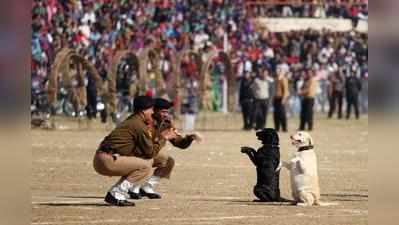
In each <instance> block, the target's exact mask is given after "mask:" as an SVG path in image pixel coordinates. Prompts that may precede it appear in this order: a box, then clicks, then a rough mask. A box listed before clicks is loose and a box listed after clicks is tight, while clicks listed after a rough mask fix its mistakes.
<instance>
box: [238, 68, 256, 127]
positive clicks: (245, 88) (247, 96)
mask: <svg viewBox="0 0 399 225" xmlns="http://www.w3.org/2000/svg"><path fill="white" fill-rule="evenodd" d="M252 85H253V80H252V78H251V74H250V73H249V72H246V73H245V74H244V77H243V78H242V79H241V84H240V96H239V98H240V105H241V112H242V117H243V122H244V127H243V129H244V130H251V129H252V127H253V115H254V113H253V111H254V107H253V104H254V94H253V90H252Z"/></svg>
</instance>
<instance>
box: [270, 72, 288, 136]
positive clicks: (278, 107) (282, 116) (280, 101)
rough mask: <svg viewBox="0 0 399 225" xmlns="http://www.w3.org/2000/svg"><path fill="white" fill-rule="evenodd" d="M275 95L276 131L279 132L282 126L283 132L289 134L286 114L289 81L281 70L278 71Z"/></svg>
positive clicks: (274, 114)
mask: <svg viewBox="0 0 399 225" xmlns="http://www.w3.org/2000/svg"><path fill="white" fill-rule="evenodd" d="M274 83H275V89H274V90H275V94H274V97H273V108H274V111H273V117H274V129H275V130H276V131H277V132H279V131H280V126H281V128H282V129H283V132H287V116H286V113H285V103H286V102H287V99H288V95H289V92H288V80H287V78H286V77H285V74H284V73H283V71H282V70H281V69H278V70H277V77H276V79H275V82H274Z"/></svg>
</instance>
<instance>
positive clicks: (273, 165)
mask: <svg viewBox="0 0 399 225" xmlns="http://www.w3.org/2000/svg"><path fill="white" fill-rule="evenodd" d="M256 136H257V137H258V140H261V141H262V144H263V146H262V147H261V148H259V149H258V151H255V150H254V149H253V148H250V147H241V152H242V153H246V154H247V155H248V156H249V159H251V161H252V162H253V163H254V164H255V166H256V173H257V183H256V185H255V187H254V194H255V196H256V197H257V198H258V199H259V201H262V202H274V201H280V200H281V198H280V187H279V180H280V169H279V165H280V147H279V138H278V134H277V132H276V131H275V130H274V129H271V128H264V129H262V130H260V131H258V132H256Z"/></svg>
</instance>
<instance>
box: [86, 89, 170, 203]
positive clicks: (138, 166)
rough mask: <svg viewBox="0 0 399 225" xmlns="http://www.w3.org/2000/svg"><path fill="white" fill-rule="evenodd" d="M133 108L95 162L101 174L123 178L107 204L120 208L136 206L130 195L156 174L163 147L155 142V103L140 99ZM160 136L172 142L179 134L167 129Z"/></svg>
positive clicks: (97, 155)
mask: <svg viewBox="0 0 399 225" xmlns="http://www.w3.org/2000/svg"><path fill="white" fill-rule="evenodd" d="M133 105H134V113H133V114H132V115H131V116H129V117H128V118H127V119H126V120H125V121H123V122H122V123H121V124H120V125H119V126H118V127H117V128H115V129H114V130H113V131H112V132H111V133H110V134H109V135H108V136H106V137H105V138H104V140H103V141H102V142H101V144H100V147H99V148H98V150H97V151H96V154H95V156H94V161H93V166H94V169H95V170H96V171H97V173H99V174H101V175H105V176H121V179H120V180H119V181H118V182H117V183H116V184H115V185H113V186H112V187H111V189H110V190H109V191H108V193H107V195H106V197H105V201H106V202H107V203H109V204H112V205H117V206H134V203H133V202H129V201H127V199H128V198H129V197H130V196H129V192H131V191H132V190H133V189H134V188H135V186H137V185H140V184H141V183H143V182H144V181H145V179H146V178H148V177H150V176H151V175H152V174H153V169H152V166H153V162H154V157H155V156H157V154H158V152H159V151H160V150H161V148H162V144H161V143H160V142H159V141H154V139H153V133H152V130H153V128H152V126H153V121H152V114H153V105H154V102H153V99H152V98H151V97H147V96H138V97H136V98H135V99H134V103H133ZM159 136H160V137H162V139H165V140H170V139H174V138H176V137H177V134H176V133H175V132H174V131H173V130H172V129H165V130H163V132H161V133H160V134H159Z"/></svg>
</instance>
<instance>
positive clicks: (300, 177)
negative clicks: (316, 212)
mask: <svg viewBox="0 0 399 225" xmlns="http://www.w3.org/2000/svg"><path fill="white" fill-rule="evenodd" d="M291 141H292V145H294V146H295V147H297V152H296V153H295V157H294V158H292V159H291V160H290V161H289V162H283V163H282V166H283V167H285V168H287V169H288V170H289V171H290V176H291V189H292V197H293V198H294V200H295V201H296V202H297V205H299V206H312V205H321V204H320V201H319V200H320V190H319V177H318V173H317V158H316V154H315V151H314V150H313V144H314V143H313V140H312V137H311V136H310V134H309V133H307V132H303V131H299V132H297V133H296V134H294V135H291Z"/></svg>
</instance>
